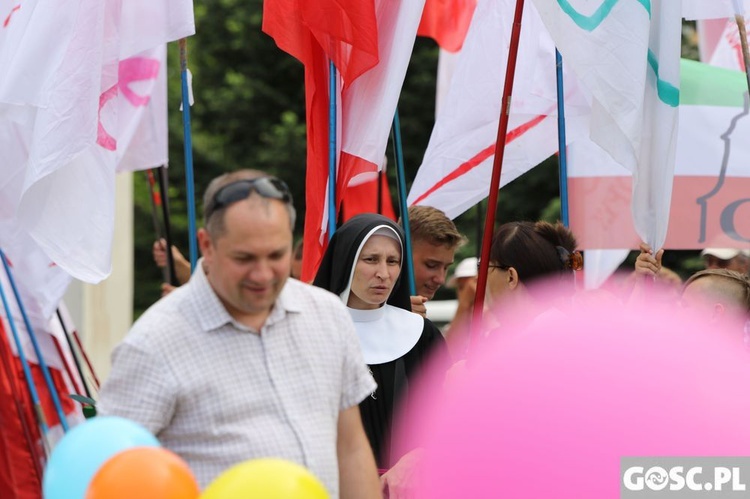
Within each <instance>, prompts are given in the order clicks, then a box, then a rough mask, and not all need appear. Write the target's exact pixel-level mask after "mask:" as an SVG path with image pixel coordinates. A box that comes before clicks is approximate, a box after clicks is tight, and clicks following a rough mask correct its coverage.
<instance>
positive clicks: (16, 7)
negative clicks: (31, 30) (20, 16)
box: [3, 4, 21, 28]
mask: <svg viewBox="0 0 750 499" xmlns="http://www.w3.org/2000/svg"><path fill="white" fill-rule="evenodd" d="M20 8H21V5H20V4H19V5H16V6H14V7H13V8H12V9H11V10H10V13H9V14H8V17H6V18H5V21H3V28H7V27H8V24H10V18H11V17H12V16H13V14H14V13H15V12H18V10H20Z"/></svg>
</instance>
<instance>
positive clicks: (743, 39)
mask: <svg viewBox="0 0 750 499" xmlns="http://www.w3.org/2000/svg"><path fill="white" fill-rule="evenodd" d="M732 4H733V5H734V20H735V22H736V23H737V29H738V30H739V32H740V43H741V44H742V60H743V61H745V77H746V78H747V91H748V92H749V93H750V50H748V46H747V29H746V27H745V16H744V12H743V9H742V3H741V2H740V0H733V1H732Z"/></svg>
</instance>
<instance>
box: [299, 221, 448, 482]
mask: <svg viewBox="0 0 750 499" xmlns="http://www.w3.org/2000/svg"><path fill="white" fill-rule="evenodd" d="M403 247H404V237H403V232H402V231H401V228H400V227H399V226H398V225H397V224H395V223H394V222H393V221H391V220H389V219H388V218H386V217H384V216H381V215H375V214H362V215H357V216H355V217H353V218H352V219H351V220H349V221H348V222H346V223H345V224H343V225H342V226H341V227H340V228H338V229H337V230H336V232H335V234H334V236H333V237H332V238H331V241H330V243H329V244H328V248H327V249H326V252H325V254H324V255H323V261H322V263H321V265H320V269H319V270H318V273H317V275H316V276H315V281H314V282H313V284H314V285H316V286H320V287H322V288H325V289H327V290H329V291H331V292H333V293H335V294H337V295H339V296H340V297H341V300H342V301H343V302H344V303H345V304H346V305H347V309H348V310H349V313H350V314H351V317H352V319H353V320H354V325H355V329H356V331H357V336H358V337H359V342H360V346H361V348H362V353H363V354H364V358H365V362H366V363H367V364H368V366H369V367H370V371H371V372H372V375H373V377H374V378H375V381H376V382H377V384H378V387H377V390H376V391H375V392H373V393H372V395H371V396H370V397H368V398H366V399H365V400H364V401H363V402H362V403H360V411H361V414H362V422H363V423H364V427H365V431H366V433H367V436H368V438H369V440H370V444H371V445H372V448H373V451H374V453H375V459H376V461H377V463H378V467H379V468H381V469H383V468H389V467H390V466H392V465H393V464H395V461H396V460H397V458H398V457H399V456H392V455H391V446H390V429H391V421H392V418H393V415H394V413H395V412H396V411H397V408H398V406H399V405H401V404H404V403H405V400H404V399H405V397H406V393H407V390H408V386H409V384H410V381H411V380H412V379H413V377H414V375H415V374H416V373H417V372H418V371H419V369H420V367H421V366H422V364H423V363H424V361H425V360H426V359H427V357H428V355H429V354H430V353H431V351H432V350H433V349H434V348H435V347H436V346H439V345H442V344H443V338H442V336H441V334H440V331H438V329H437V328H436V327H435V326H434V325H433V324H432V323H431V322H430V321H429V320H427V319H424V318H423V317H422V316H420V315H418V314H414V313H412V312H411V301H410V298H409V289H408V286H407V282H406V279H405V278H402V277H403V276H402V275H401V270H402V263H403V253H404V252H403ZM441 348H442V347H441Z"/></svg>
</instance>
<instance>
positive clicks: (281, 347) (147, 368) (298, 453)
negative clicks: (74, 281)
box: [97, 264, 375, 498]
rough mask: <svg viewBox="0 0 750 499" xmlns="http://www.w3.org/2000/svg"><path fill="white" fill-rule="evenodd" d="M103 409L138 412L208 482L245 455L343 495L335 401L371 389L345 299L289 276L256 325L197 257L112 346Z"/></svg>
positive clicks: (355, 398)
mask: <svg viewBox="0 0 750 499" xmlns="http://www.w3.org/2000/svg"><path fill="white" fill-rule="evenodd" d="M112 364H113V365H112V371H111V374H110V376H109V379H108V380H107V382H106V383H105V384H104V386H103V388H102V391H101V394H100V400H99V403H98V406H97V408H98V412H99V414H102V415H107V414H109V415H118V416H122V417H126V418H129V419H132V420H134V421H137V422H138V423H140V424H142V425H144V426H145V427H146V428H148V429H149V430H150V431H152V432H153V433H154V434H155V435H156V436H157V438H158V439H159V440H160V441H161V443H162V444H163V445H164V446H165V447H166V448H168V449H170V450H172V451H174V452H176V453H177V454H179V455H180V456H181V457H182V458H183V459H185V460H186V461H187V463H188V465H190V468H191V469H192V470H193V472H194V473H195V475H196V477H197V478H198V481H199V482H200V485H201V488H204V487H206V486H207V485H208V484H209V483H210V482H211V481H212V480H213V479H214V478H216V477H217V476H218V475H220V474H221V473H222V472H223V471H225V470H226V469H227V468H229V467H231V466H232V465H234V464H237V463H239V462H242V461H245V460H247V459H253V458H260V457H279V458H283V459H287V460H290V461H294V462H297V463H299V464H302V465H303V466H306V467H307V468H309V469H310V470H311V471H312V473H314V474H315V475H316V476H317V477H318V478H319V479H320V480H321V481H322V482H323V483H324V484H325V485H326V488H327V489H328V491H329V492H330V494H331V497H334V498H335V497H338V485H339V479H338V462H337V457H336V437H337V431H336V428H337V423H338V415H339V411H341V410H344V409H348V408H350V407H352V406H354V405H357V404H358V403H359V402H360V401H361V400H362V399H364V398H365V397H366V396H368V395H369V394H370V393H371V392H373V391H374V389H375V382H374V381H373V379H372V377H371V376H370V374H369V372H368V369H367V365H366V364H365V363H364V360H363V359H362V354H361V352H360V350H359V344H358V341H357V337H356V334H355V332H354V326H353V324H352V321H351V318H350V317H349V314H348V313H347V311H346V308H345V307H344V305H343V304H342V303H341V301H340V300H339V298H338V297H337V296H335V295H333V294H331V293H329V292H327V291H324V290H322V289H319V288H315V287H312V286H309V285H307V284H303V283H301V282H299V281H297V280H294V279H289V280H288V281H287V283H286V284H285V286H284V289H283V290H282V292H281V294H280V296H279V298H278V299H277V300H276V304H275V305H274V308H273V310H272V312H271V315H270V316H269V317H268V319H267V320H266V323H265V325H264V326H263V328H262V329H261V331H260V334H258V333H257V332H254V331H252V330H251V329H249V328H247V327H246V326H244V325H242V324H239V323H238V322H236V321H234V320H233V319H232V317H231V316H230V315H229V314H228V313H227V311H226V309H225V308H224V306H223V305H222V304H221V302H220V301H219V299H218V297H217V296H216V294H215V293H214V291H213V289H212V288H211V286H210V284H209V282H208V280H207V279H206V275H205V273H204V272H203V269H202V266H201V265H200V264H199V265H198V267H197V269H196V271H195V273H194V275H193V277H192V278H191V279H190V282H189V283H188V284H187V285H185V286H182V287H181V288H179V289H177V290H176V291H174V292H172V293H171V294H169V295H168V296H167V297H165V298H164V299H162V300H160V301H159V302H157V303H156V304H155V305H154V306H152V307H151V308H150V309H149V310H147V311H146V313H145V314H143V316H142V317H141V318H140V319H139V320H138V321H137V322H136V323H135V324H134V325H133V328H132V330H131V331H130V333H129V334H128V336H127V337H126V338H125V340H124V341H123V342H122V343H121V344H120V345H118V346H117V348H116V349H115V351H114V353H113V356H112Z"/></svg>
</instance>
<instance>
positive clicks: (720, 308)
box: [711, 303, 727, 322]
mask: <svg viewBox="0 0 750 499" xmlns="http://www.w3.org/2000/svg"><path fill="white" fill-rule="evenodd" d="M726 311H727V309H726V307H725V306H724V304H723V303H714V309H713V312H712V313H711V321H712V322H719V321H720V320H721V319H722V318H723V317H724V314H725V313H726Z"/></svg>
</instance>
